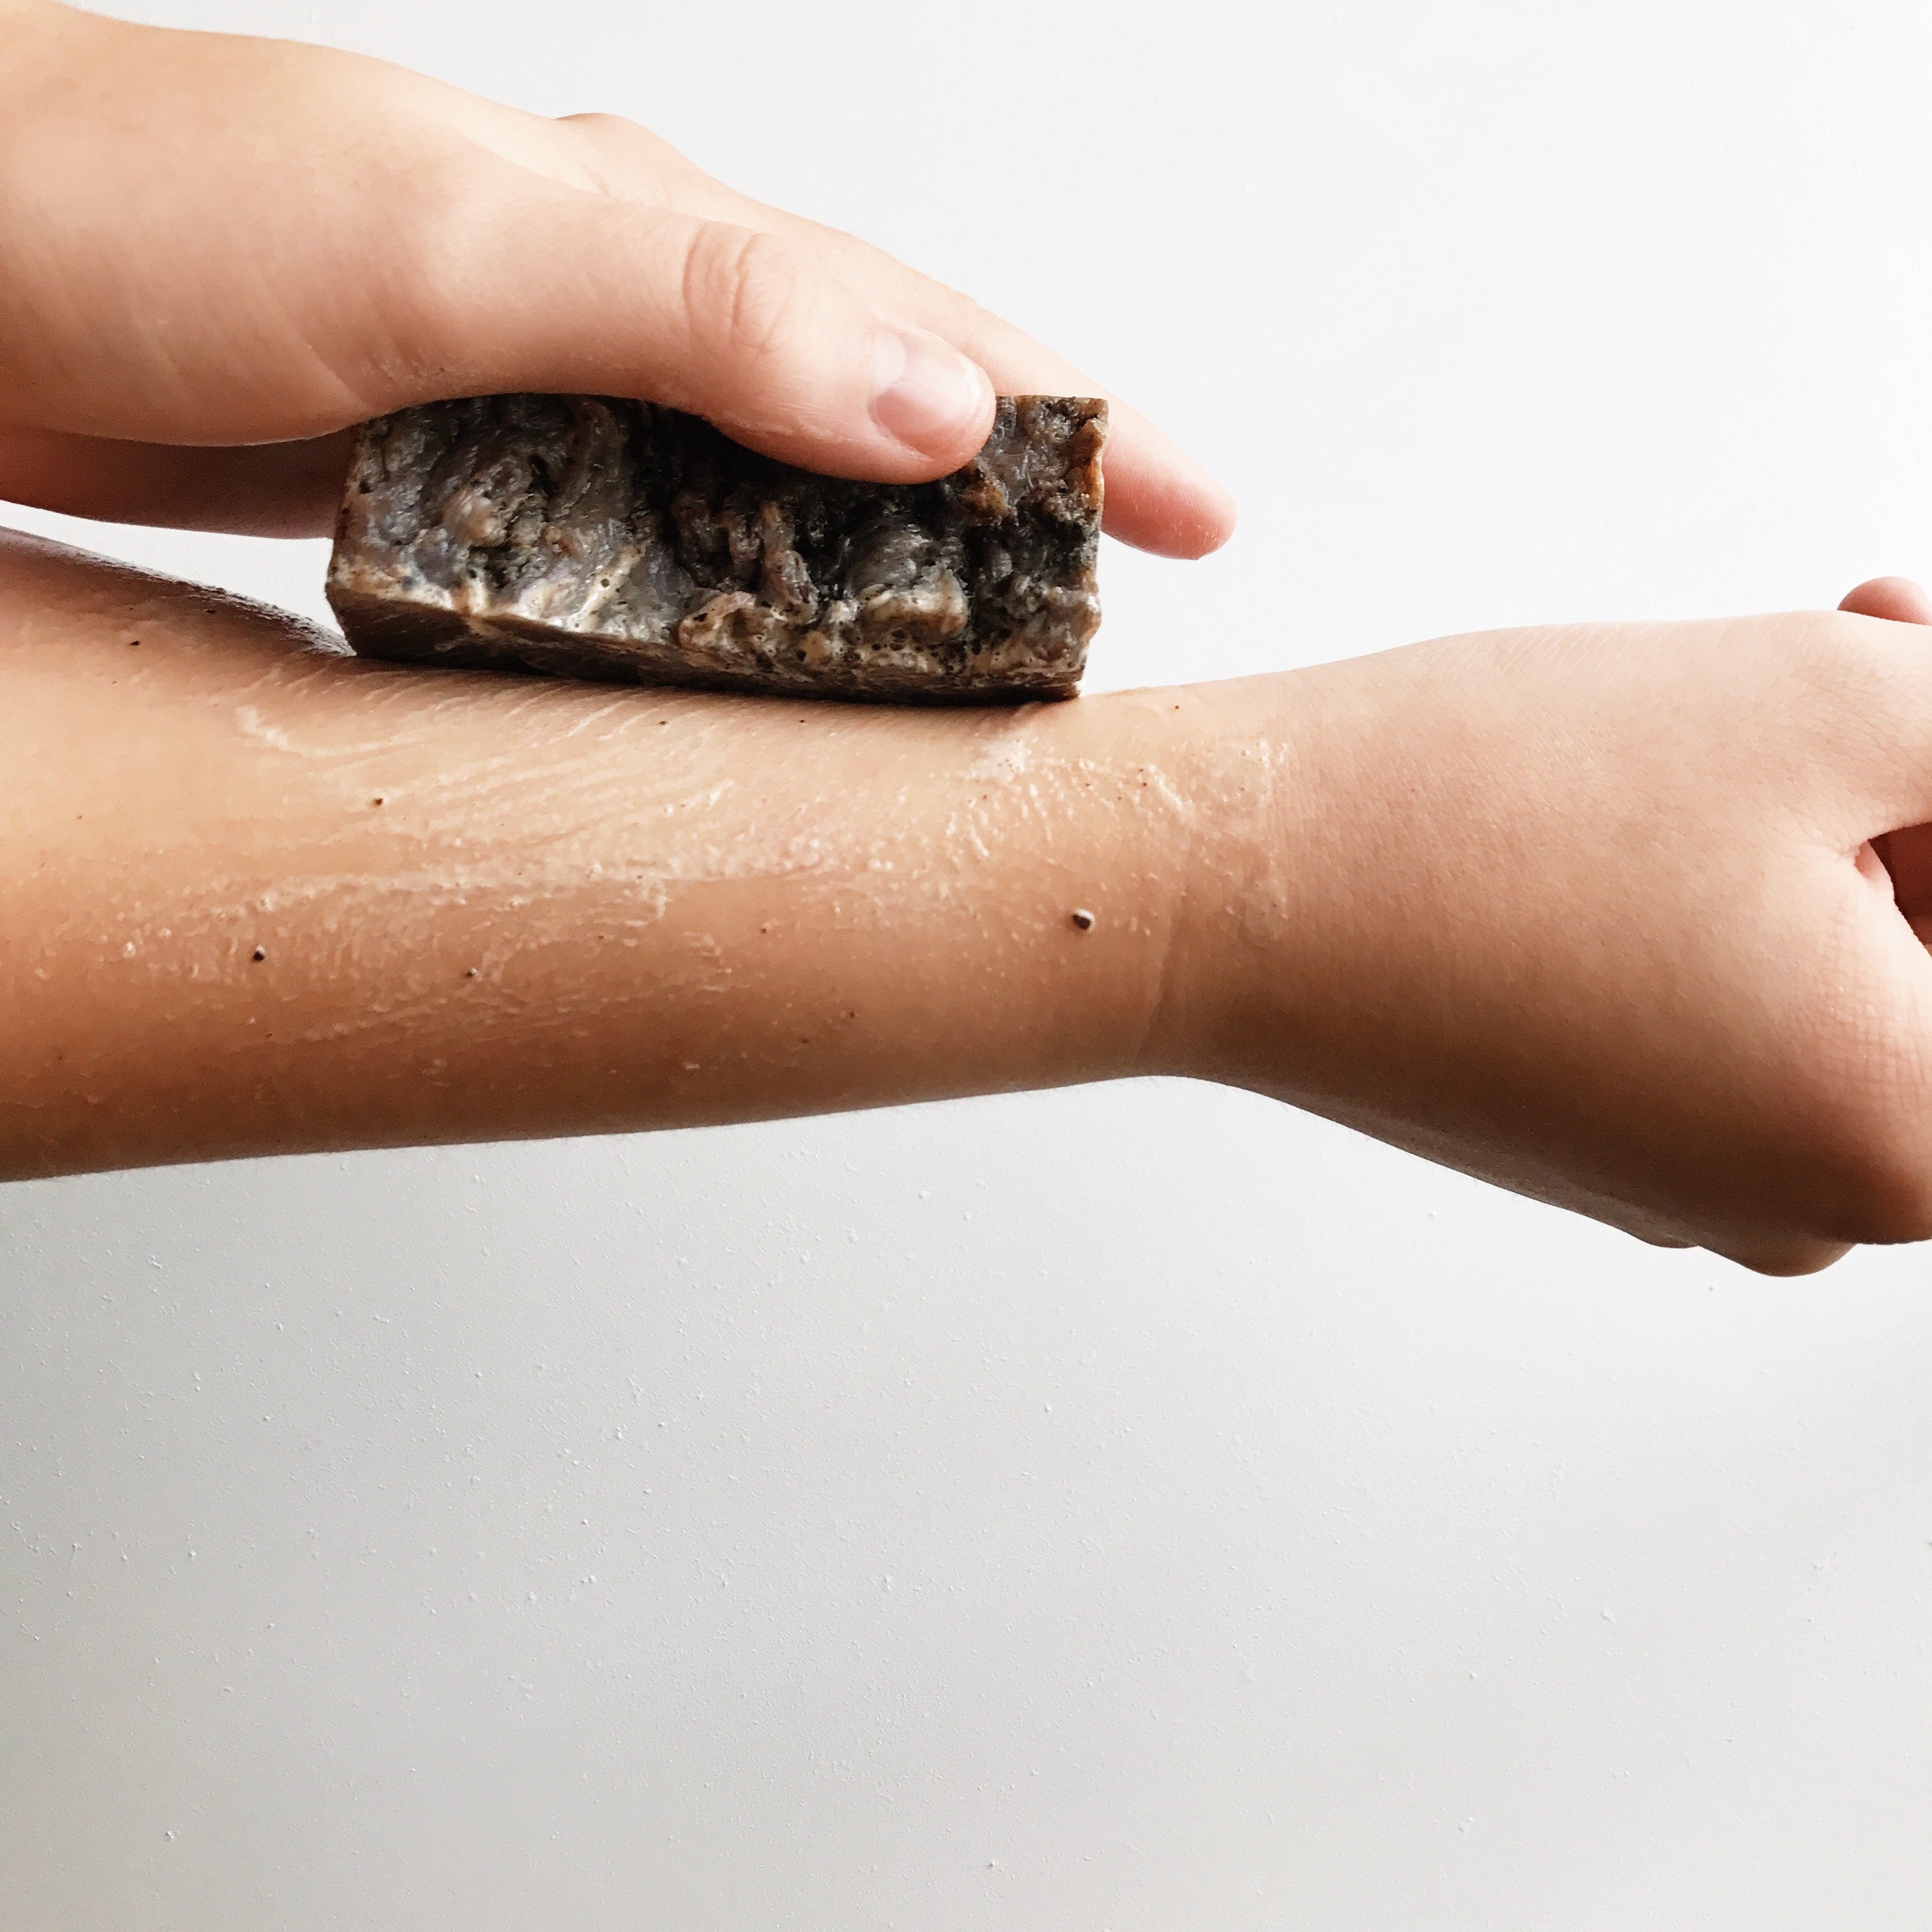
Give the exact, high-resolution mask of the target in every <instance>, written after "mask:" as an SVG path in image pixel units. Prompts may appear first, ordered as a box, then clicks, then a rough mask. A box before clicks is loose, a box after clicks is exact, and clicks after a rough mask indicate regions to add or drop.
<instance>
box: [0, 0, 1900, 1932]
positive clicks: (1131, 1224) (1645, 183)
mask: <svg viewBox="0 0 1932 1932" xmlns="http://www.w3.org/2000/svg"><path fill="white" fill-rule="evenodd" d="M145 17H149V18H152V19H154V20H167V21H169V22H172V23H178V24H182V25H194V26H226V27H231V28H252V29H257V30H273V31H284V32H287V33H292V34H304V35H308V36H310V37H320V38H326V39H329V40H334V41H336V42H338V43H341V44H343V45H345V46H355V47H359V48H362V49H366V50H368V51H370V52H377V53H381V54H383V55H388V56H389V57H391V58H395V59H398V60H401V61H403V62H408V63H410V64H412V65H418V66H422V67H426V68H431V69H432V70H433V71H437V72H438V73H440V74H443V75H444V76H446V77H448V78H449V79H451V80H455V81H457V82H459V83H463V85H466V86H469V87H472V88H475V89H479V90H481V91H484V92H489V93H492V94H494V95H498V96H499V97H502V98H507V99H509V100H511V101H515V102H517V103H518V104H522V105H524V106H527V107H532V108H536V109H540V110H545V111H550V112H563V111H567V110H571V109H577V108H587V107H601V108H604V109H608V110H615V111H617V112H620V113H628V114H631V115H634V116H635V117H636V118H639V119H641V120H643V121H646V122H648V123H649V124H651V125H652V126H654V127H656V128H658V130H660V131H661V132H662V133H665V134H667V136H670V138H671V139H673V140H674V141H676V142H677V143H678V144H679V145H680V146H682V147H683V148H685V150H686V151H688V152H689V153H691V154H692V155H693V156H694V157H696V158H697V159H699V160H701V161H703V162H704V163H706V164H708V165H709V166H711V167H712V168H713V169H715V170H716V171H718V172H721V173H723V174H725V175H728V176H729V177H730V178H733V179H734V180H735V181H737V182H738V183H739V184H742V185H743V186H745V187H748V188H750V189H752V190H755V191H757V192H760V193H763V194H765V195H766V196H770V197H772V198H773V199H781V200H784V201H786V202H789V203H790V204H791V205H795V206H797V207H799V208H802V209H805V210H806V211H809V212H811V213H813V214H817V215H818V216H820V217H822V218H825V219H828V220H832V221H835V222H837V223H840V224H841V225H843V226H848V227H851V228H853V229H857V230H859V232H861V233H865V234H866V235H868V236H871V237H872V238H873V239H876V240H877V241H880V242H883V243H884V244H886V245H888V246H890V247H892V248H895V249H896V250H897V251H899V252H901V253H902V254H904V255H906V256H907V257H910V259H911V260H913V261H914V262H915V263H918V264H919V265H920V266H922V267H925V268H927V269H930V270H932V271H933V272H936V273H938V274H939V275H941V276H943V277H944V278H946V279H947V280H948V281H952V282H954V283H956V284H959V285H962V286H964V287H968V288H971V290H974V292H975V293H977V294H979V295H980V296H982V297H983V299H986V301H988V302H990V303H992V305H995V306H996V307H999V308H1003V309H1004V310H1005V311H1007V312H1008V313H1010V314H1012V315H1013V316H1014V317H1016V319H1017V320H1020V321H1022V322H1023V323H1025V324H1027V325H1028V326H1031V328H1033V329H1034V330H1035V331H1036V332H1038V333H1039V334H1040V335H1043V336H1045V337H1046V338H1049V339H1051V340H1052V341H1054V342H1055V343H1056V344H1059V345H1061V346H1062V347H1065V348H1066V349H1067V350H1068V351H1069V353H1072V354H1073V355H1074V356H1076V357H1077V358H1079V359H1084V360H1085V362H1087V363H1088V365H1089V366H1090V367H1091V368H1092V369H1093V370H1094V371H1095V372H1096V373H1097V374H1098V375H1100V376H1101V377H1103V378H1104V379H1106V380H1109V382H1111V383H1113V384H1115V386H1118V388H1119V389H1121V390H1122V391H1123V392H1125V393H1127V395H1130V396H1133V398H1136V400H1138V401H1140V402H1142V404H1143V405H1144V406H1145V407H1147V408H1148V410H1150V411H1151V413H1153V414H1154V416H1156V417H1157V419H1160V420H1162V421H1163V422H1166V424H1167V425H1169V427H1171V428H1172V429H1173V430H1174V431H1175V433H1176V434H1178V435H1179V436H1180V437H1181V438H1182V440H1184V442H1186V443H1189V444H1190V446H1193V447H1194V448H1195V449H1197V450H1198V451H1199V452H1200V453H1201V454H1202V455H1203V456H1204V457H1205V458H1206V459H1207V460H1209V461H1210V462H1211V463H1213V464H1214V465H1215V466H1217V468H1218V469H1219V470H1220V472H1221V473H1222V474H1223V475H1224V477H1226V479H1227V480H1228V481H1229V482H1230V483H1231V484H1232V486H1233V487H1235V489H1236V490H1237V491H1238V494H1239V495H1240V496H1241V500H1242V504H1243V508H1244V512H1245V520H1244V526H1243V528H1242V531H1241V534H1240V535H1239V536H1238V538H1237V539H1236V541H1235V543H1234V544H1233V545H1232V547H1230V549H1229V550H1228V551H1227V552H1226V553H1224V554H1223V556H1220V557H1219V558H1217V559H1214V561H1212V562H1209V563H1207V564H1205V565H1199V566H1195V567H1192V568H1189V567H1185V566H1181V565H1171V564H1159V563H1155V562H1151V561H1148V560H1146V559H1140V558H1139V557H1136V556H1131V555H1130V554H1128V553H1125V552H1124V551H1121V550H1119V549H1118V548H1117V547H1116V548H1113V549H1111V550H1110V551H1109V555H1108V556H1107V557H1106V559H1105V562H1104V565H1103V572H1104V587H1105V589H1106V594H1107V598H1108V603H1109V612H1110V615H1109V621H1108V624H1107V627H1106V631H1104V633H1103V637H1102V638H1101V640H1100V643H1099V644H1098V646H1097V661H1096V672H1097V682H1100V683H1101V684H1103V685H1104V684H1127V683H1135V682H1144V681H1152V680H1158V679H1166V678H1170V677H1173V676H1216V675H1221V674H1229V673H1238V672H1244V671H1247V670H1254V669H1257V668H1260V667H1266V666H1271V665H1277V664H1287V663H1292V662H1303V661H1314V660H1316V659H1319V658H1325V657H1331V656H1336V655H1345V654H1347V653H1349V652H1355V651H1359V650H1364V649H1372V648H1377V647H1380V646H1383V645H1386V644H1388V643H1396V642H1400V641H1402V640H1406V639H1408V638H1411V637H1421V636H1425V635H1428V634H1433V633H1439V632H1442V631H1449V630H1454V629H1458V628H1469V627H1472V626H1476V625H1487V624H1492V623H1498V622H1526V621H1531V620H1536V619H1546V618H1557V617H1579V618H1581V617H1588V616H1643V615H1655V614H1670V613H1682V614H1685V615H1690V614H1710V613H1721V612H1727V611H1732V610H1748V609H1753V608H1769V607H1778V606H1784V605H1794V604H1815V603H1821V602H1829V601H1834V600H1835V598H1836V597H1837V596H1838V595H1839V594H1840V593H1841V592H1842V591H1843V590H1844V589H1846V588H1848V587H1849V586H1850V584H1852V583H1853V582H1854V581H1855V580H1857V579H1858V578H1859V577H1862V576H1865V575H1868V574H1873V573H1875V572H1876V571H1880V570H1904V571H1919V572H1921V573H1927V572H1932V251H1928V249H1927V245H1926V244H1927V239H1928V236H1932V117H1928V115H1927V113H1926V111H1925V103H1926V101H1927V98H1928V96H1929V95H1932V16H1928V15H1927V13H1926V12H1925V10H1924V8H1922V7H1918V6H1916V5H1906V4H1902V3H1901V4H1895V5H1885V4H1879V0H1830V4H1817V5H1797V4H1792V0H1775V3H1774V0H1751V4H1745V0H1702V4H1700V5H1697V6H1695V7H1688V8H1687V7H1684V6H1682V5H1681V4H1678V5H1650V4H1632V0H1620V4H1616V5H1610V4H1602V5H1589V6H1585V5H1566V4H1562V0H1556V4H1551V0H1539V4H1534V5H1527V4H1526V5H1506V4H1503V0H1463V4H1458V5H1449V4H1437V5H1422V4H1406V5H1405V4H1397V0H1354V4H1352V5H1348V6H1346V7H1345V6H1343V5H1332V4H1325V5H1303V4H1296V0H1289V4H1286V5H1283V6H1280V7H1275V8H1264V7H1262V6H1260V5H1258V4H1256V0H1194V4H1192V5H1188V6H1187V7H1175V8H1172V9H1166V8H1163V9H1158V10H1157V9H1154V8H1150V7H1135V6H1130V5H1112V6H1103V5H1074V4H1071V3H1070V0H977V3H976V4H975V5H974V6H973V7H971V8H970V9H966V8H959V7H938V6H934V5H913V4H910V0H901V4H898V5H892V4H889V0H822V4H820V5H815V6H803V5H798V4H796V0H790V4H781V3H780V0H736V4H734V5H730V6H728V7H727V6H705V5H685V6H683V7H670V6H668V5H662V4H655V0H654V4H649V5H641V6H631V5H616V4H614V0H606V4H603V5H598V4H595V0H547V5H544V6H543V7H541V8H540V9H534V10H531V9H525V8H522V7H511V6H509V5H507V4H505V0H470V4H468V5H462V6H458V5H455V3H454V0H413V4H409V5H392V4H383V5H377V4H374V0H340V3H339V4H317V5H304V4H298V3H297V0H147V4H146V5H145ZM0 58H4V49H0ZM14 520H16V521H17V522H19V523H23V524H24V525H25V526H27V527H29V528H32V529H41V530H47V531H52V532H55V533H57V534H61V535H68V536H71V537H73V538H75V539H76V540H78V541H83V542H89V543H92V544H94V545H95V546H96V547H104V548H107V549H110V550H115V551H117V552H118V553H121V554H123V555H125V556H130V557H133V558H136V559H139V560H142V561H145V562H153V563H154V564H156V565H158V566H160V567H162V568H167V569H170V570H173V571H178V572H180V573H181V574H190V575H199V576H204V577H209V578H212V579H215V580H220V581H221V582H223V583H227V584H229V585H231V586H234V587H236V588H238V589H243V590H245V591H248V592H252V593H254V594H256V595H262V596H266V597H268V598H272V599H274V600H275V601H281V602H284V603H286V604H291V605H293V606H295V607H298V608H300V609H302V610H307V611H308V612H310V613H314V614H318V615H320V614H321V613H322V606H321V603H320V595H319V586H320V574H321V568H322V562H323V550H322V547H320V546H319V545H314V544H293V545H275V544H257V545H251V544H247V543H244V542H241V541H226V540H220V539H214V538H195V537H184V536H180V535H169V534H155V533H146V532H133V531H118V530H115V531H99V530H85V529H83V528H82V526H74V525H68V524H65V523H62V521H61V520H59V519H57V518H53V517H43V516H36V515H32V514H28V513H26V512H21V513H20V514H18V515H17V517H15V519H14ZM1928 659H1929V660H1932V644H1928ZM1928 675H1932V661H1928ZM0 1274H3V1275H4V1292H0V1924H5V1926H6V1927H7V1932H94V1928H97V1927H98V1928H112V1932H271V1928H282V1927H287V1928H293V1929H294V1932H342V1929H344V1928H356V1929H357V1932H360V1929H361V1928H368V1932H444V1928H448V1932H511V1928H515V1932H554V1928H560V1927H569V1928H571V1932H618V1929H619V1928H623V1932H633V1928H636V1929H637V1932H644V1929H645V1928H648V1932H727V1928H728V1929H729V1932H748V1928H762V1927H776V1928H781V1932H793V1928H817V1927H826V1928H838V1929H839V1932H885V1928H888V1927H898V1928H904V1932H1049V1928H1051V1932H1155V1928H1160V1932H1169V1928H1172V1927H1176V1926H1187V1927H1200V1928H1203V1932H1237V1929H1238V1928H1241V1929H1245V1928H1257V1929H1259V1928H1264V1927H1265V1928H1270V1932H1278V1928H1280V1927H1286V1926H1293V1927H1297V1928H1307V1932H1330V1928H1333V1929H1334V1932H1343V1928H1351V1932H1352V1928H1358V1927H1369V1926H1373V1927H1398V1928H1405V1932H1406V1929H1407V1928H1416V1929H1417V1932H1425V1929H1426V1932H1448V1928H1454V1932H1463V1928H1472V1932H1473V1928H1478V1927H1502V1928H1508V1932H1517V1928H1521V1932H1626V1928H1628V1927H1634V1926H1640V1925H1655V1926H1661V1927H1699V1928H1712V1927H1739V1928H1745V1927H1748V1928H1751V1932H1779V1929H1780V1928H1785V1927H1793V1928H1799V1927H1802V1928H1812V1927H1845V1926H1856V1927H1860V1928H1861V1932H1882V1928H1886V1927H1913V1928H1922V1927H1924V1924H1926V1922H1927V1920H1926V1914H1927V1911H1928V1909H1932V1908H1928V1906H1927V1903H1926V1900H1927V1897H1928V1896H1932V1832H1928V1831H1927V1827H1926V1820H1927V1815H1928V1809H1932V1414H1928V1412H1927V1403H1926V1401H1925V1400H1924V1382H1925V1370H1926V1367H1927V1363H1928V1361H1932V1301H1928V1298H1927V1294H1926V1292H1925V1289H1926V1284H1927V1274H1928V1268H1927V1257H1926V1256H1924V1254H1923V1253H1917V1252H1912V1251H1903V1252H1898V1253H1889V1254H1870V1255H1861V1256H1857V1257H1855V1258H1854V1259H1852V1260H1851V1261H1850V1262H1847V1263H1846V1264H1845V1265H1842V1266H1841V1267H1840V1268H1837V1269H1836V1270H1835V1271H1832V1273H1830V1274H1827V1275H1826V1276H1824V1277H1820V1278H1818V1279H1816V1280H1810V1281H1805V1282H1801V1283H1783V1284H1774V1283H1765V1282H1762V1281H1759V1280H1755V1279H1753V1278H1751V1277H1748V1276H1745V1275H1744V1274H1741V1273H1739V1272H1738V1271H1735V1270H1733V1269H1731V1268H1729V1267H1727V1266H1726V1265H1724V1264H1721V1263H1719V1262H1715V1261H1713V1260H1711V1259H1709V1258H1707V1257H1704V1256H1668V1255H1662V1254H1658V1253H1652V1252H1651V1251H1649V1250H1646V1249H1643V1248H1641V1247H1638V1246H1637V1245H1635V1244H1632V1243H1631V1242H1628V1241H1625V1240H1624V1239H1622V1238H1620V1237H1617V1236H1614V1235H1610V1234H1607V1233H1606V1232H1603V1231H1601V1230H1599V1229H1595V1228H1594V1227H1592V1226H1588V1225H1586V1224H1584V1223H1580V1222H1577V1221H1574V1220H1569V1219H1567V1218H1565V1217H1563V1216H1562V1215H1559V1214H1556V1213H1554V1212H1553V1211H1548V1210H1546V1209H1544V1208H1538V1207H1534V1206H1531V1205H1526V1204H1524V1203H1523V1202H1518V1201H1516V1200H1514V1199H1511V1198H1508V1197H1507V1196H1502V1195H1501V1194H1498V1193H1493V1192H1491V1191H1490V1190H1486V1189H1484V1188H1483V1187H1480V1186H1478V1184H1475V1183H1473V1182H1469V1181H1463V1180H1462V1179H1460V1178H1455V1177H1453V1176H1449V1175H1444V1174H1442V1173H1440V1172H1436V1171H1435V1170H1433V1169H1430V1168H1427V1167H1426V1166H1423V1165H1421V1163H1418V1162H1415V1161H1414V1160H1409V1159H1408V1158H1406V1157H1403V1156H1400V1155H1397V1154H1392V1153H1390V1152H1388V1151H1386V1150H1385V1149H1382V1148H1379V1147H1377V1146H1376V1145H1373V1144H1372V1143H1370V1142H1365V1141H1363V1140H1361V1139H1358V1138H1356V1137H1354V1136H1351V1135H1349V1134H1348V1133H1344V1132H1343V1131H1341V1130H1338V1129H1334V1128H1331V1127H1328V1126H1326V1125H1325V1124H1322V1123H1319V1122H1315V1121H1309V1120H1307V1119H1304V1118H1299V1117H1298V1116H1296V1115H1293V1114H1291V1113H1289V1112H1286V1111H1283V1110H1280V1109H1275V1108H1274V1107H1271V1106H1268V1105H1266V1104H1264V1103H1261V1102H1259V1101H1257V1100H1253V1099H1251V1098H1249V1097H1244V1096H1241V1095H1236V1094H1226V1093H1222V1092H1219V1091H1212V1090H1209V1089H1206V1088H1193V1087H1188V1086H1185V1085H1178V1084H1148V1085H1139V1086H1134V1087H1117V1088H1098V1089H1092V1090H1088V1091H1082V1092H1076V1093H1070V1094H1057V1095H1049V1096H1043V1097H1031V1098H1025V1099H1019V1100H1000V1101H995V1102H986V1103H972V1104H968V1105H962V1106H950V1107H941V1108H929V1109H910V1110H904V1111H900V1112H890V1113H882V1114H877V1115H871V1116H865V1117H859V1118H847V1119H843V1120H835V1121H817V1122H812V1123H808V1124H797V1125H781V1126H776V1127H760V1128H757V1129H746V1130H733V1131H727V1132H713V1133H701V1134H679V1135H668V1136H661V1137H657V1138H649V1139H633V1140H628V1141H604V1142H578V1143H572V1144H559V1145H548V1146H538V1147H529V1148H496V1149H489V1150H482V1151H455V1152H446V1153H431V1154H389V1155H382V1156H371V1157H359V1158H355V1159H349V1160H337V1159H327V1160H293V1161H279V1162H269V1163H258V1164H254V1165H250V1166H238V1167H230V1168H226V1169H195V1170H182V1171H177V1172H163V1173H154V1174H147V1175H134V1176H121V1177H108V1178H99V1179H91V1180H84V1181H66V1182H60V1183H54V1184H34V1185H31V1186H22V1187H13V1188H11V1189H8V1190H0Z"/></svg>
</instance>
